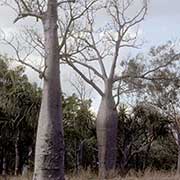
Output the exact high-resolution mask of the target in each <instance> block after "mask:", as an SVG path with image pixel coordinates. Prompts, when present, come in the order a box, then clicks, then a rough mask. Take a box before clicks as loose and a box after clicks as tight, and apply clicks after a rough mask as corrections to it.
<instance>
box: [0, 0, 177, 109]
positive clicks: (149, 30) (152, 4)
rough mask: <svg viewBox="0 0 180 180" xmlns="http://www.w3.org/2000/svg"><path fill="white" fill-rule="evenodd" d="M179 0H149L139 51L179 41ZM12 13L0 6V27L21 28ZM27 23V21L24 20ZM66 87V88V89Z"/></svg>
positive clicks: (65, 84) (8, 28) (6, 29)
mask: <svg viewBox="0 0 180 180" xmlns="http://www.w3.org/2000/svg"><path fill="white" fill-rule="evenodd" d="M179 8H180V0H149V7H148V15H147V16H146V18H145V21H144V22H143V23H141V25H140V29H141V38H143V39H144V40H145V42H146V43H145V44H144V45H143V46H142V48H141V50H140V51H142V52H143V51H145V50H147V49H148V48H149V47H151V46H153V45H160V44H162V43H165V42H167V41H168V40H172V41H179V39H180V10H179ZM13 20H14V13H13V12H12V11H11V9H8V8H5V7H3V6H0V29H3V30H4V31H7V32H15V31H17V29H19V28H21V25H22V24H24V22H25V21H23V22H21V23H19V24H18V25H15V24H13ZM26 23H27V21H26ZM5 51H7V49H6V50H5V49H3V48H2V46H0V53H4V52H5ZM29 76H30V79H31V80H33V81H34V80H35V79H36V77H37V76H36V75H35V74H34V73H29ZM69 76H70V74H68V73H65V76H64V77H65V78H64V79H63V85H64V91H67V92H69V88H68V87H69V86H68V85H67V84H68V82H64V81H65V80H66V81H67V80H68V78H69ZM66 88H67V89H66ZM93 97H94V100H95V101H94V107H95V108H96V107H97V106H98V102H99V100H98V99H99V98H97V95H96V94H94V95H93Z"/></svg>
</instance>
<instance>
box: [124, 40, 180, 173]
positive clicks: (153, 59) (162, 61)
mask: <svg viewBox="0 0 180 180" xmlns="http://www.w3.org/2000/svg"><path fill="white" fill-rule="evenodd" d="M179 58H180V56H179V53H178V52H177V47H176V44H174V43H172V42H168V43H166V44H164V45H161V46H158V47H152V48H151V49H150V51H149V53H148V55H142V54H141V55H138V56H137V57H136V59H132V60H131V61H130V63H129V65H128V66H127V67H128V68H127V71H126V72H125V74H126V73H127V74H133V75H132V77H133V76H134V74H136V75H137V77H138V76H139V74H143V73H144V74H146V72H150V73H149V75H148V77H146V78H145V79H144V80H143V79H141V80H140V81H139V80H138V79H136V81H134V82H132V80H131V82H130V84H129V85H130V86H131V88H137V89H139V91H138V93H137V95H138V94H139V95H138V101H139V102H144V103H146V104H151V105H152V106H154V107H155V108H156V109H158V111H160V112H161V113H163V114H164V116H166V117H167V119H168V120H169V127H170V129H171V131H172V132H173V134H174V135H175V139H176V142H177V145H178V148H179V149H180V146H179V143H178V142H179V137H178V134H179V132H180V131H179V93H180V92H179V77H180V74H179V71H178V69H179V62H178V60H179ZM143 62H144V63H143ZM145 63H148V64H149V65H148V66H149V67H147V66H146V65H145ZM148 68H149V69H152V70H148ZM142 72H143V73H142ZM179 157H180V153H179ZM179 157H178V166H177V173H178V174H179V172H180V160H179V159H180V158H179Z"/></svg>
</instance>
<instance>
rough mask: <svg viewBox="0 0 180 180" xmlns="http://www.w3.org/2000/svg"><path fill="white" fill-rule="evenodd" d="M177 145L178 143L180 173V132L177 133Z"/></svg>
mask: <svg viewBox="0 0 180 180" xmlns="http://www.w3.org/2000/svg"><path fill="white" fill-rule="evenodd" d="M177 145H178V162H177V174H178V175H180V133H179V132H178V133H177Z"/></svg>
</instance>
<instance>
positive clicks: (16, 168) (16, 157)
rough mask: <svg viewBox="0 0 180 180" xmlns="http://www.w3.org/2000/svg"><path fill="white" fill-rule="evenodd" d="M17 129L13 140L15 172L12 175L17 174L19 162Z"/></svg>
mask: <svg viewBox="0 0 180 180" xmlns="http://www.w3.org/2000/svg"><path fill="white" fill-rule="evenodd" d="M18 144H19V130H18V132H17V135H16V140H15V172H14V175H15V176H17V175H18V173H19V163H20V157H19V146H18Z"/></svg>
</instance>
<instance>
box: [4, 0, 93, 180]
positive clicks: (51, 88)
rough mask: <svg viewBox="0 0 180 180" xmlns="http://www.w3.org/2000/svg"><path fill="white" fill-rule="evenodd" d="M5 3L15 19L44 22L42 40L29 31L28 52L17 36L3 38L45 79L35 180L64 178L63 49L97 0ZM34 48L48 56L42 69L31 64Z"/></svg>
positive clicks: (29, 0) (21, 0)
mask: <svg viewBox="0 0 180 180" xmlns="http://www.w3.org/2000/svg"><path fill="white" fill-rule="evenodd" d="M1 2H3V3H4V4H5V5H7V6H9V7H11V8H12V9H13V10H15V12H16V13H17V15H18V16H17V18H16V19H15V21H14V22H17V21H19V20H21V19H24V18H26V17H34V18H35V19H36V20H37V21H38V20H39V21H40V22H41V24H42V27H43V38H42V39H41V38H40V36H39V35H38V34H37V33H36V32H35V31H34V30H33V31H29V30H28V31H27V32H26V35H28V38H25V43H28V45H29V46H31V47H30V48H29V50H28V53H27V54H25V52H24V51H25V50H27V48H24V47H23V45H24V44H23V43H22V42H21V41H18V42H16V43H14V40H16V39H15V38H12V39H11V40H8V39H6V38H5V37H3V39H2V40H3V41H5V42H6V43H7V44H8V45H9V46H10V47H11V48H12V49H13V50H14V52H15V55H16V58H15V59H16V60H17V61H18V62H20V63H22V64H24V65H26V66H29V67H30V68H32V69H33V70H35V71H36V72H38V73H39V74H40V77H41V78H43V80H44V86H43V94H42V102H41V110H40V115H39V121H38V131H37V140H36V153H35V170H34V177H33V179H34V180H46V179H48V180H50V179H52V180H54V179H56V180H64V140H63V127H62V105H61V85H60V68H59V58H60V56H59V54H61V53H62V51H63V48H64V45H65V42H66V40H67V39H68V38H67V37H68V34H69V32H72V30H73V27H74V22H75V21H76V20H78V19H79V18H81V17H82V16H83V14H84V13H85V12H86V10H87V9H88V8H89V7H90V6H91V5H92V4H93V3H94V2H95V1H91V0H89V1H88V0H87V1H81V0H79V1H77V2H76V3H74V4H73V2H74V0H65V1H63V0H59V1H58V0H47V1H46V0H36V1H34V0H13V1H9V0H1ZM84 2H86V6H84ZM58 13H59V16H58ZM58 27H59V31H58ZM58 32H60V33H58ZM42 49H43V50H42ZM22 51H23V52H22ZM34 51H36V53H37V52H38V53H40V55H42V56H43V58H44V68H43V70H42V71H41V70H39V68H37V66H34V65H32V64H30V55H31V53H33V52H34ZM22 55H23V56H22Z"/></svg>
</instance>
